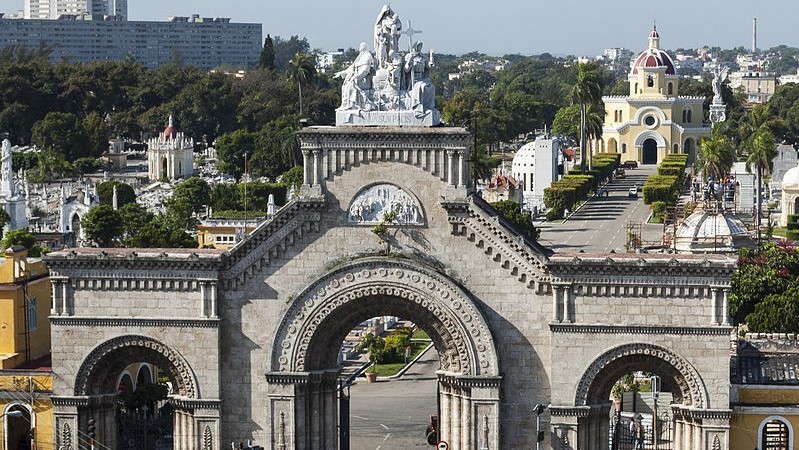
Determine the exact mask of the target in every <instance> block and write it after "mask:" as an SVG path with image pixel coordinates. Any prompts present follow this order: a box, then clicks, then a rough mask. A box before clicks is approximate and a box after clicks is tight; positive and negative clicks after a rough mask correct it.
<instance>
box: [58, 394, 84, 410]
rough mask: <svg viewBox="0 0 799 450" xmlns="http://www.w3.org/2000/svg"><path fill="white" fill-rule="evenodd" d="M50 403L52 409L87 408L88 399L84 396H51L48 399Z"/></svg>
mask: <svg viewBox="0 0 799 450" xmlns="http://www.w3.org/2000/svg"><path fill="white" fill-rule="evenodd" d="M50 401H51V402H53V406H54V407H59V406H77V407H81V406H89V397H86V396H64V395H53V396H51V397H50Z"/></svg>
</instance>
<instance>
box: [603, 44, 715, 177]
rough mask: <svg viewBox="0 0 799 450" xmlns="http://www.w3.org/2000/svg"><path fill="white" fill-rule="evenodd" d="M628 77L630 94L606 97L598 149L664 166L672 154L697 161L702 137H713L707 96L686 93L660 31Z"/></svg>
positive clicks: (639, 57)
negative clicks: (681, 90)
mask: <svg viewBox="0 0 799 450" xmlns="http://www.w3.org/2000/svg"><path fill="white" fill-rule="evenodd" d="M627 79H628V80H629V81H630V95H628V96H606V97H602V100H603V101H604V102H605V123H604V126H603V128H602V139H601V140H599V141H596V142H592V143H591V147H592V153H596V152H607V153H621V154H622V156H621V160H622V161H637V162H638V163H641V164H658V163H660V162H661V161H662V160H663V158H664V157H665V156H666V155H667V154H669V153H687V154H689V155H690V156H689V161H695V160H696V150H697V145H698V143H699V140H700V139H701V138H703V137H706V136H710V126H709V125H706V124H703V123H702V119H703V108H704V101H705V99H704V97H680V96H679V87H680V80H679V78H678V77H677V72H676V70H675V68H674V62H673V61H672V59H671V57H670V56H669V55H668V53H666V52H665V51H663V50H661V49H660V36H659V35H658V32H657V30H652V33H650V34H649V48H648V49H647V50H645V51H644V52H642V53H641V54H640V55H638V58H636V59H635V62H634V63H633V65H632V68H631V70H630V73H629V75H628V76H627Z"/></svg>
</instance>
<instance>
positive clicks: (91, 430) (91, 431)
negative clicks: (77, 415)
mask: <svg viewBox="0 0 799 450" xmlns="http://www.w3.org/2000/svg"><path fill="white" fill-rule="evenodd" d="M95 423H97V422H95V421H94V419H89V439H91V440H92V441H94V435H95V431H97V428H96V427H95V426H94V424H95Z"/></svg>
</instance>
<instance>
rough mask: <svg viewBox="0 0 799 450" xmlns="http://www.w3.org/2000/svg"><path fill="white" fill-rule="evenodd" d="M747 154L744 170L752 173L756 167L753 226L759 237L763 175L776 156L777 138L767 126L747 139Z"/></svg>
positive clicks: (769, 173)
mask: <svg viewBox="0 0 799 450" xmlns="http://www.w3.org/2000/svg"><path fill="white" fill-rule="evenodd" d="M749 148H750V150H749V156H748V157H747V158H746V171H747V172H749V173H752V167H753V166H754V167H756V168H757V216H756V222H755V224H756V225H755V226H756V229H757V235H758V236H757V237H758V240H759V239H760V216H761V215H762V210H763V175H771V170H772V169H773V161H774V158H775V157H776V156H777V140H776V139H775V138H774V134H773V133H772V132H771V131H770V130H769V129H768V128H765V127H764V128H761V129H759V130H757V131H755V132H754V134H752V136H751V139H749Z"/></svg>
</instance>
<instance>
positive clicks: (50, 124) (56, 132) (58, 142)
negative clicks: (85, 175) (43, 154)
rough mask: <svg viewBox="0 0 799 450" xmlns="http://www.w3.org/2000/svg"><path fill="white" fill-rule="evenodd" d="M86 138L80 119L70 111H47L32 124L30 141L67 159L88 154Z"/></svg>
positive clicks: (72, 159)
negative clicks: (42, 117) (53, 150)
mask: <svg viewBox="0 0 799 450" xmlns="http://www.w3.org/2000/svg"><path fill="white" fill-rule="evenodd" d="M87 140H88V138H87V135H86V131H85V130H84V128H83V123H81V120H80V119H79V118H78V116H76V115H75V114H72V113H63V112H49V113H47V115H46V116H44V119H42V120H40V121H38V122H36V123H35V124H34V125H33V130H32V135H31V141H32V142H33V143H34V144H36V146H37V147H39V148H41V149H46V148H52V149H55V150H56V151H57V152H58V153H60V154H62V155H63V156H64V158H65V159H66V160H67V161H74V160H76V159H78V158H80V157H81V156H89V153H88V147H87V145H86V142H87Z"/></svg>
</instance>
